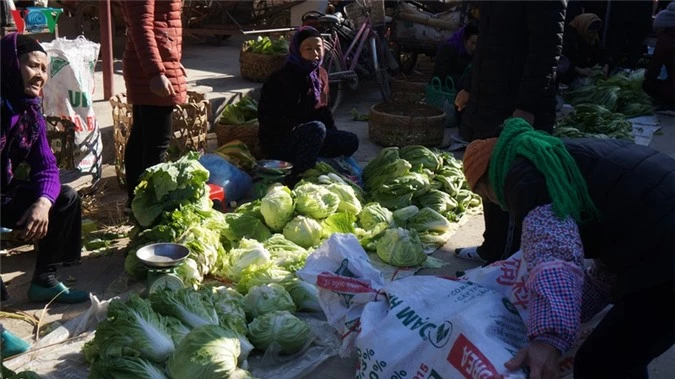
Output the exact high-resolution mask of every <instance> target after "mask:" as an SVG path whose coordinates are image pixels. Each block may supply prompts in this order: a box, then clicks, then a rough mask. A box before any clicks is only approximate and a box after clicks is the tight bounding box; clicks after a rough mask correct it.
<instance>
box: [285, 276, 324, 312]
mask: <svg viewBox="0 0 675 379" xmlns="http://www.w3.org/2000/svg"><path fill="white" fill-rule="evenodd" d="M284 288H286V290H287V291H288V293H289V294H290V295H291V298H293V303H295V305H297V307H298V309H299V310H301V311H310V312H320V311H321V305H319V290H318V289H317V288H316V286H315V285H314V284H312V283H307V282H305V281H303V280H301V279H298V278H295V279H293V280H291V281H288V282H286V283H284Z"/></svg>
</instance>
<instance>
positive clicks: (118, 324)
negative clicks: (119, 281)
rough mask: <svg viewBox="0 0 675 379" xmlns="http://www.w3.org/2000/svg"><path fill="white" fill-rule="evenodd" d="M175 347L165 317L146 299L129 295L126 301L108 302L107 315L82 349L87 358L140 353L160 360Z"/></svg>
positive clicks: (93, 359)
mask: <svg viewBox="0 0 675 379" xmlns="http://www.w3.org/2000/svg"><path fill="white" fill-rule="evenodd" d="M174 349H175V346H174V344H173V340H172V338H171V334H170V332H169V329H168V328H167V320H166V318H164V317H163V316H161V315H159V314H157V313H155V312H154V311H153V310H152V308H151V306H150V304H149V303H148V302H147V301H146V300H143V299H141V298H140V297H138V295H132V296H131V297H130V298H129V300H127V301H126V302H122V301H121V300H113V301H112V302H110V305H109V307H108V318H107V319H106V320H104V321H103V322H101V323H100V324H99V326H98V328H97V329H96V335H95V337H94V339H93V340H92V341H90V343H88V345H87V346H86V347H85V348H84V351H85V357H86V358H87V359H88V360H89V361H90V362H94V361H97V360H108V359H111V358H122V357H137V356H140V357H143V358H145V359H148V360H150V361H153V362H155V363H162V362H164V361H165V360H166V359H167V358H168V357H169V355H171V354H172V353H173V352H174Z"/></svg>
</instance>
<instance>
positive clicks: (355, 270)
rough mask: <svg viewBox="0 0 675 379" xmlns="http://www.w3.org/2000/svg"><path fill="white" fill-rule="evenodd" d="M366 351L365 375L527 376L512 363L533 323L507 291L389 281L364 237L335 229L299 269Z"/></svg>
mask: <svg viewBox="0 0 675 379" xmlns="http://www.w3.org/2000/svg"><path fill="white" fill-rule="evenodd" d="M297 274H298V276H300V277H301V278H302V279H303V280H305V281H308V282H311V283H315V284H316V285H317V286H318V287H319V303H320V304H321V307H322V308H323V310H324V312H325V313H326V315H327V317H328V318H329V323H330V324H331V325H333V326H334V327H336V328H337V329H338V334H339V335H341V336H342V338H343V342H342V348H341V355H342V356H347V355H349V354H350V353H352V352H353V351H356V353H357V355H358V360H359V365H358V368H357V376H356V377H357V378H376V377H377V378H414V377H421V378H460V377H467V378H525V374H524V372H522V371H517V372H508V371H507V370H506V369H505V368H504V363H505V362H506V361H507V360H509V359H511V358H512V357H513V355H514V354H515V353H516V351H518V349H520V348H521V347H522V346H524V344H525V343H526V335H525V334H526V333H525V325H524V324H523V322H522V321H521V319H520V316H519V315H518V312H517V311H516V310H515V309H514V308H513V307H512V306H511V304H510V303H509V302H508V301H506V299H504V298H503V297H502V296H501V295H499V294H497V293H496V292H494V291H491V290H489V289H487V288H483V287H480V286H477V285H474V284H470V283H462V282H458V281H453V280H449V279H443V278H438V277H432V276H413V277H407V278H403V279H399V280H394V281H392V282H389V283H383V280H382V275H381V274H380V272H379V271H377V270H375V269H374V268H373V267H372V266H371V265H370V262H369V260H368V256H367V254H366V253H365V251H364V250H363V249H362V248H361V246H360V245H359V243H358V241H357V240H356V238H355V237H354V236H352V235H348V234H341V235H340V234H334V235H333V236H332V237H331V238H329V239H328V240H327V241H326V242H325V243H324V244H323V245H321V247H319V248H318V249H317V250H316V251H315V252H314V253H313V254H312V255H310V256H309V258H308V259H307V263H306V264H305V267H304V268H303V269H301V270H300V271H298V273H297Z"/></svg>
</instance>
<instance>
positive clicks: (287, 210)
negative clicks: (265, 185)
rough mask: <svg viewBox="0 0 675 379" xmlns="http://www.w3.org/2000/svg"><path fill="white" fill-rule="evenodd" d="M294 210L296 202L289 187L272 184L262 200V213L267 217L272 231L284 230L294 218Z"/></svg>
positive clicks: (266, 220) (267, 222)
mask: <svg viewBox="0 0 675 379" xmlns="http://www.w3.org/2000/svg"><path fill="white" fill-rule="evenodd" d="M293 212H295V204H294V203H293V197H292V196H291V190H289V189H288V187H285V186H281V185H275V186H272V187H270V188H269V189H268V190H267V194H265V196H264V197H263V198H262V199H261V200H260V213H262V215H263V217H264V219H265V224H267V226H269V228H270V229H271V230H272V231H275V232H278V231H280V230H282V229H283V228H284V226H286V224H287V223H288V222H289V221H290V220H291V219H292V218H293Z"/></svg>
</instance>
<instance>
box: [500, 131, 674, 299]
mask: <svg viewBox="0 0 675 379" xmlns="http://www.w3.org/2000/svg"><path fill="white" fill-rule="evenodd" d="M565 145H566V147H567V150H568V151H569V152H570V154H571V155H572V157H573V158H574V160H575V161H576V163H577V165H578V167H579V170H580V171H581V174H582V175H583V177H584V178H585V179H586V184H587V186H588V191H589V193H590V195H591V198H592V199H593V202H594V203H595V206H596V207H597V208H598V210H599V212H600V220H599V221H591V222H587V223H586V224H581V225H579V231H580V233H581V239H582V242H583V245H584V254H585V256H586V258H588V259H599V260H600V261H601V262H603V263H604V264H605V265H607V267H608V269H609V270H611V271H612V272H614V273H616V274H617V276H618V286H619V288H618V290H619V291H620V293H631V292H633V291H636V290H639V289H643V288H649V287H651V286H655V285H658V284H663V283H667V282H672V281H673V274H674V273H675V239H674V238H675V237H674V234H675V233H673V231H675V160H673V158H671V157H669V156H667V155H665V154H662V153H660V152H658V151H656V150H653V149H651V148H648V147H645V146H640V145H635V144H633V143H630V142H626V141H617V140H604V139H570V140H565ZM504 196H505V202H506V207H507V208H508V210H509V213H511V215H512V216H513V217H514V218H515V222H516V225H519V226H520V225H522V221H523V219H524V218H525V216H527V214H528V213H529V212H530V211H531V210H532V209H534V208H536V207H537V206H540V205H543V204H547V203H550V198H549V195H548V191H547V189H546V181H545V179H544V176H543V175H542V174H541V173H539V171H537V169H536V168H535V167H534V165H533V164H532V163H530V162H529V161H528V160H526V159H524V158H518V159H517V160H516V162H515V163H514V164H513V166H511V168H510V170H509V173H508V174H507V176H506V180H505V184H504Z"/></svg>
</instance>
